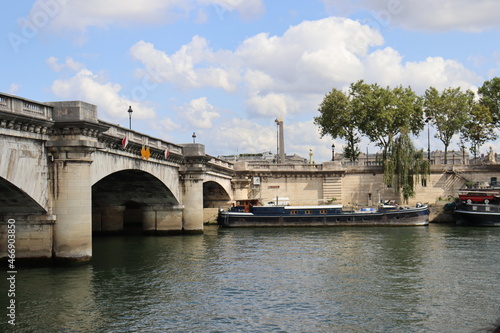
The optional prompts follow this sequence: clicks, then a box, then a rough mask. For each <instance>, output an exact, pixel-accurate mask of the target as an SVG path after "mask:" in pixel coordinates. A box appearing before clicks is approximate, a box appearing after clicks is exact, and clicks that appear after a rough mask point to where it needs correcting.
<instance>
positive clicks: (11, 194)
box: [0, 93, 500, 261]
mask: <svg viewBox="0 0 500 333" xmlns="http://www.w3.org/2000/svg"><path fill="white" fill-rule="evenodd" d="M125 137H126V138H127V139H128V144H127V145H124V144H123V142H122V140H123V138H125ZM145 152H147V153H148V154H145ZM143 154H144V156H143ZM148 155H149V157H148ZM499 176H500V165H499V164H495V163H491V164H489V165H432V166H431V175H430V177H429V179H428V180H427V182H426V183H425V184H424V183H422V184H417V186H416V193H417V195H416V197H414V198H412V199H411V200H410V204H413V203H415V202H416V201H420V202H429V203H431V204H432V203H434V202H436V201H439V200H440V199H446V198H448V197H450V196H456V195H457V194H458V191H459V189H460V188H462V187H463V185H464V184H465V183H467V182H471V183H475V182H488V181H489V180H490V179H491V178H493V177H495V178H498V177H499ZM276 197H288V198H289V201H290V203H291V204H294V205H300V204H307V205H310V204H321V203H329V202H334V203H339V204H342V205H346V206H365V205H373V204H376V203H377V202H378V201H379V200H381V199H384V200H386V199H394V200H399V199H400V198H399V195H397V193H395V191H394V189H392V188H388V187H387V186H386V185H385V184H384V182H383V170H382V168H381V167H378V166H366V167H363V166H343V165H342V164H340V163H339V162H338V161H335V162H325V163H323V164H297V165H293V164H278V165H276V164H266V163H262V164H257V163H247V162H237V163H235V164H233V163H229V162H227V161H223V160H220V159H218V158H215V157H213V156H209V155H207V154H205V147H204V145H202V144H196V143H192V144H174V143H171V142H167V141H163V140H160V139H157V138H154V137H150V136H148V135H145V134H142V133H139V132H136V131H132V130H129V129H126V128H123V127H121V126H118V125H114V124H111V123H108V122H105V121H102V120H100V119H98V117H97V107H96V106H95V105H92V104H88V103H85V102H81V101H70V102H51V103H39V102H35V101H31V100H28V99H23V98H19V97H15V96H11V95H7V94H1V93H0V258H6V257H7V254H8V252H7V233H8V229H7V228H8V227H7V226H8V221H15V230H16V258H19V259H21V258H35V259H40V258H45V259H48V260H54V259H56V260H69V261H86V260H89V259H90V258H91V257H92V236H93V234H107V233H116V232H142V233H150V234H171V233H201V232H203V222H204V221H208V220H209V219H210V220H213V219H214V216H215V215H216V214H217V211H218V209H219V208H227V207H229V206H230V205H231V204H232V203H234V202H235V201H236V200H247V199H259V200H260V201H261V202H263V203H266V202H268V201H272V200H274V199H275V198H276Z"/></svg>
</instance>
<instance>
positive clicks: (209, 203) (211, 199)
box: [203, 180, 231, 208]
mask: <svg viewBox="0 0 500 333" xmlns="http://www.w3.org/2000/svg"><path fill="white" fill-rule="evenodd" d="M230 200H231V197H230V195H229V193H228V192H227V190H226V189H225V188H224V187H223V186H222V185H221V184H219V183H218V182H216V181H213V180H209V181H206V182H204V183H203V208H219V207H222V206H226V205H227V203H228V202H229V201H230Z"/></svg>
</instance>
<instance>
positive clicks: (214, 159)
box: [208, 156, 234, 170]
mask: <svg viewBox="0 0 500 333" xmlns="http://www.w3.org/2000/svg"><path fill="white" fill-rule="evenodd" d="M211 157H212V159H211V160H210V161H208V163H209V164H211V165H214V166H218V167H222V168H225V169H231V170H234V164H233V163H231V162H228V161H225V160H221V159H220V158H217V157H213V156H211Z"/></svg>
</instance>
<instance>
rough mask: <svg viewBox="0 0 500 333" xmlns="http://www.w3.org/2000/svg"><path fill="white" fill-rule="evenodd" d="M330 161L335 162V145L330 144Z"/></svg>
mask: <svg viewBox="0 0 500 333" xmlns="http://www.w3.org/2000/svg"><path fill="white" fill-rule="evenodd" d="M332 161H335V144H333V143H332Z"/></svg>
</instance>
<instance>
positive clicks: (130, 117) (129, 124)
mask: <svg viewBox="0 0 500 333" xmlns="http://www.w3.org/2000/svg"><path fill="white" fill-rule="evenodd" d="M127 112H128V127H129V128H130V129H132V112H134V111H133V110H132V106H129V107H128V111H127Z"/></svg>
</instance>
